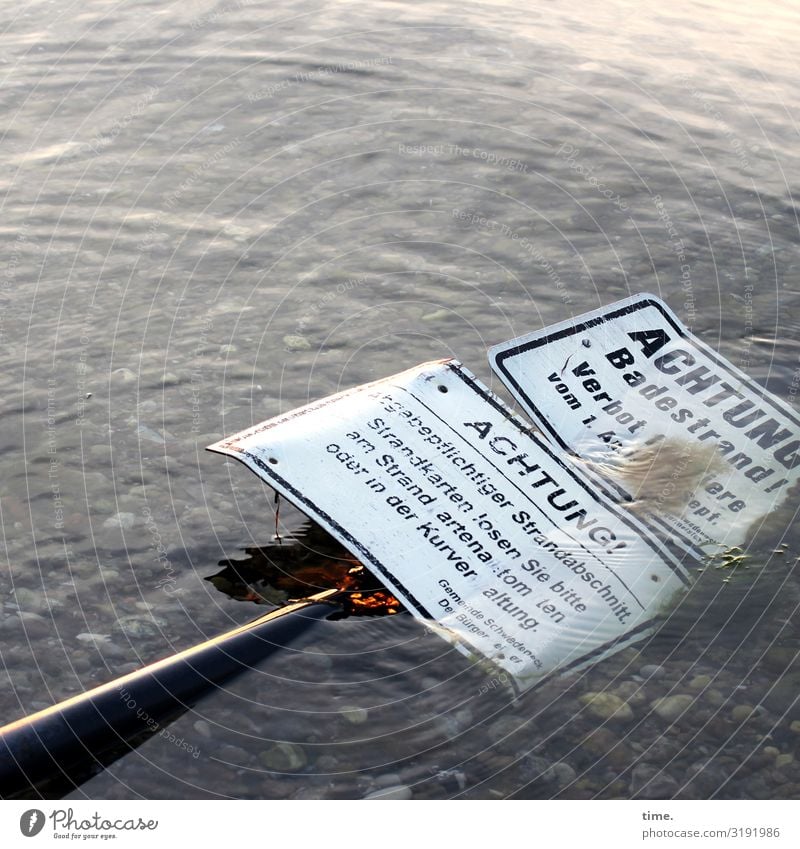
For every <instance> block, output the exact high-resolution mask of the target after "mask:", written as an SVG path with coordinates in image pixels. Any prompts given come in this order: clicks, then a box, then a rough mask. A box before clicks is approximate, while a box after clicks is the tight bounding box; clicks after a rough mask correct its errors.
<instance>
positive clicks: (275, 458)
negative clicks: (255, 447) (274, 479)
mask: <svg viewBox="0 0 800 849" xmlns="http://www.w3.org/2000/svg"><path fill="white" fill-rule="evenodd" d="M267 462H268V463H271V464H272V465H273V466H277V465H278V458H277V457H270V458H269V459H268V460H267Z"/></svg>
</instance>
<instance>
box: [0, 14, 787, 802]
mask: <svg viewBox="0 0 800 849" xmlns="http://www.w3.org/2000/svg"><path fill="white" fill-rule="evenodd" d="M7 17H9V21H8V22H7V28H6V35H5V39H4V55H3V59H4V60H5V61H4V62H3V64H2V65H0V68H2V71H1V72H0V73H2V76H3V86H2V88H1V89H0V91H1V92H2V94H0V97H2V100H3V106H4V114H5V115H7V116H8V117H7V121H6V126H5V130H4V136H3V148H2V155H3V157H4V160H5V161H6V163H7V165H8V167H7V168H6V170H5V171H4V174H3V177H2V202H3V213H4V214H3V218H2V223H0V228H2V233H3V236H4V245H5V248H4V252H3V267H2V270H1V271H0V365H2V368H0V387H1V388H2V394H1V395H0V397H1V398H2V402H0V404H1V406H0V415H1V416H2V427H0V447H2V449H3V450H2V452H0V465H1V466H2V468H0V510H2V513H1V514H0V526H1V527H2V531H3V540H2V543H3V556H4V558H5V559H6V560H7V565H6V566H4V567H3V571H2V588H3V594H2V600H1V601H0V631H2V659H3V664H4V665H3V667H2V669H0V681H2V686H0V703H1V704H2V708H3V713H4V715H5V716H8V717H13V716H16V715H18V714H20V713H23V712H26V711H31V710H35V709H37V708H39V707H43V706H45V705H47V704H49V703H51V702H52V701H54V700H57V699H60V698H63V697H65V696H67V695H70V694H71V693H74V692H76V691H79V690H81V689H83V688H85V687H89V686H92V685H94V684H97V683H100V682H101V681H104V680H107V679H110V678H112V677H114V676H116V675H118V674H120V673H122V672H125V671H128V670H130V669H133V668H136V667H138V666H140V665H142V664H143V663H146V662H149V661H151V660H155V659H157V658H159V657H163V656H165V655H167V654H170V653H172V652H174V651H176V650H178V649H181V648H185V647H187V646H189V645H192V644H194V643H197V642H199V641H201V640H202V639H204V638H206V637H209V636H212V635H214V634H217V633H220V632H221V631H224V630H226V629H227V628H229V627H231V626H232V625H235V624H239V623H241V622H243V621H246V620H247V619H250V618H252V616H253V608H252V606H251V605H249V604H242V603H240V602H238V601H236V600H235V599H232V598H228V597H227V596H225V595H224V594H223V593H220V592H218V591H217V590H216V589H215V588H214V586H213V585H212V583H211V582H209V581H207V580H205V577H206V576H207V575H209V574H210V572H211V571H212V569H213V564H215V563H217V562H219V561H220V560H222V559H226V558H232V555H233V553H234V552H237V551H239V550H240V549H242V548H244V549H249V548H257V547H259V546H260V545H262V544H263V540H264V539H265V534H266V535H269V534H270V533H271V532H272V530H271V528H272V521H273V508H272V496H271V494H270V492H269V491H268V490H267V489H266V488H264V487H262V485H261V484H260V483H259V482H258V481H257V480H255V479H254V478H253V477H252V476H251V475H250V474H248V473H247V472H246V471H245V470H243V469H242V468H241V467H240V466H239V465H238V464H235V463H233V462H230V463H225V462H221V461H220V458H219V457H215V456H210V455H206V454H205V453H204V452H203V448H204V446H206V445H208V444H210V443H212V442H214V441H216V440H217V439H219V438H221V437H222V436H223V435H225V434H230V433H235V432H238V431H240V430H242V429H243V428H245V427H247V426H249V425H250V424H252V423H255V422H257V421H261V420H263V419H266V418H269V417H271V416H273V415H276V414H278V413H280V412H282V411H286V410H289V409H291V408H293V407H296V406H298V405H300V404H302V403H305V402H306V401H308V400H312V399H316V398H320V397H323V396H324V395H326V394H330V393H331V392H333V391H335V390H337V389H339V388H343V387H345V386H351V385H356V384H359V383H363V382H366V381H368V380H370V379H374V378H378V377H383V376H385V375H388V374H392V373H395V372H397V371H398V370H399V369H400V368H402V367H406V366H411V365H414V364H416V363H419V362H424V361H428V360H432V359H436V358H439V357H445V356H450V355H455V356H457V357H458V358H459V359H461V360H463V361H464V362H465V363H466V364H467V365H468V366H469V367H470V368H471V369H473V370H475V371H476V372H477V373H478V376H479V377H480V378H481V379H482V380H484V381H485V382H486V383H491V382H492V381H491V377H490V371H489V368H488V366H487V365H486V361H485V352H486V349H487V347H488V346H489V345H491V344H495V343H497V342H500V341H502V340H505V339H510V338H513V337H516V336H519V335H521V334H522V333H525V332H528V331H530V330H533V329H537V328H539V327H541V326H543V325H545V324H548V323H552V322H555V321H560V320H563V319H564V318H567V317H569V316H570V315H578V314H580V313H583V312H585V311H587V310H589V309H592V308H594V307H596V306H599V305H600V304H605V303H609V302H611V301H613V300H616V299H618V298H621V297H623V296H626V295H628V294H629V293H632V292H637V291H653V292H654V293H656V294H658V295H659V296H661V297H663V298H664V300H666V301H667V303H669V305H670V306H671V307H672V308H673V309H674V310H675V312H676V313H677V314H678V315H679V317H680V318H681V320H682V321H684V322H685V323H686V324H687V325H689V326H690V328H691V329H692V331H693V332H695V333H696V334H698V335H699V336H700V337H701V338H702V339H703V341H704V342H706V343H707V344H708V345H710V346H711V347H713V348H715V349H717V350H719V351H720V352H721V353H722V354H723V355H724V356H726V357H727V358H728V359H730V360H731V361H732V362H733V363H734V364H735V365H737V366H739V367H740V368H742V369H743V370H744V371H746V372H747V373H748V374H749V375H750V376H751V377H752V378H753V379H755V380H756V381H758V382H759V383H761V384H762V385H764V386H767V387H768V388H769V389H770V391H772V392H774V393H775V394H776V395H777V396H779V397H781V398H783V399H784V400H785V401H787V403H790V404H792V405H794V404H795V400H796V397H797V389H798V385H800V377H798V375H799V374H800V370H799V369H800V360H799V359H798V356H799V353H800V347H799V346H798V345H799V343H798V330H799V328H798V326H797V319H796V315H797V314H798V296H800V288H798V286H797V283H796V278H797V273H798V270H799V269H800V263H798V258H797V248H796V245H797V240H798V217H797V205H796V201H795V199H794V196H795V194H796V187H795V186H794V183H793V181H794V179H795V178H794V176H793V175H795V174H797V173H798V172H799V171H800V162H798V156H800V154H799V153H798V151H800V146H798V145H797V139H796V127H795V124H794V123H793V118H792V116H793V115H794V113H795V112H796V110H797V107H798V93H797V86H796V79H797V67H796V65H797V62H796V56H797V50H796V42H797V35H798V32H800V27H798V13H797V10H795V9H793V8H792V7H788V6H783V5H780V4H777V3H774V4H773V3H769V2H768V3H764V4H758V5H757V6H754V7H753V8H752V9H750V8H740V7H731V6H730V4H728V5H724V4H719V3H716V2H714V3H711V4H710V5H709V4H706V6H705V7H703V8H702V9H701V8H699V7H698V6H696V5H695V4H691V3H688V2H678V3H676V4H673V5H672V6H670V10H669V14H666V13H664V11H663V8H662V7H661V6H660V5H658V4H656V3H654V2H644V3H634V2H627V0H613V1H612V2H611V3H606V4H603V6H602V8H599V7H594V6H589V5H588V4H586V5H581V4H577V5H576V4H575V3H566V2H555V3H541V4H539V3H534V4H532V5H531V4H525V6H524V7H520V6H519V4H517V5H515V4H511V3H508V2H506V0H493V2H476V3H473V4H468V5H467V6H464V5H461V6H454V5H452V4H449V3H447V2H438V3H429V4H424V5H419V4H417V5H412V6H408V7H402V6H397V5H396V4H390V3H383V2H377V3H371V4H365V3H360V2H354V3H348V4H324V3H319V2H300V3H299V4H298V3H292V4H288V3H284V2H280V0H279V2H277V3H274V2H273V3H262V2H253V3H247V4H244V3H223V2H219V3H217V2H215V0H201V2H198V3H194V4H191V5H190V6H187V5H183V6H182V5H180V4H178V5H175V4H173V5H171V6H168V7H165V6H164V4H163V3H161V2H155V0H152V2H146V3H139V4H134V5H129V6H126V5H122V6H120V5H119V4H115V3H112V2H110V0H87V2H85V3H83V4H82V6H81V11H80V14H75V10H74V7H73V6H72V5H71V4H68V3H65V2H56V3H48V4H43V3H32V4H26V5H25V7H24V9H22V7H21V8H20V11H18V12H17V11H15V12H11V13H9V15H8V16H7ZM795 509H796V508H795V507H794V506H791V509H789V510H788V512H782V513H778V514H773V515H771V516H769V517H767V519H766V520H765V521H764V522H763V523H761V525H760V527H758V528H755V529H751V531H752V534H753V539H752V541H751V543H750V544H749V545H748V550H747V553H748V555H749V558H750V559H749V561H748V564H749V565H748V568H747V569H737V570H736V574H733V575H730V570H726V569H716V568H715V564H711V566H710V567H709V568H707V569H706V570H705V571H704V572H702V573H700V574H699V575H698V581H697V584H696V585H695V588H694V589H693V590H692V591H691V592H690V593H689V595H688V596H687V597H686V599H684V601H683V602H682V603H681V605H680V606H679V607H678V609H677V610H676V611H675V613H674V614H673V616H671V617H670V619H669V621H668V622H666V623H665V626H664V628H663V629H662V632H661V633H660V634H659V635H657V636H656V637H655V638H654V639H653V640H652V641H651V642H650V643H649V644H646V645H644V646H642V647H640V650H639V651H638V652H636V651H633V650H629V651H627V652H625V653H624V654H621V655H619V656H617V657H615V658H612V659H610V660H608V661H606V662H604V663H603V664H601V665H599V666H597V667H595V668H593V669H591V670H589V671H588V672H586V673H584V674H583V675H581V676H578V677H575V678H572V679H563V680H559V681H557V682H551V683H549V684H548V685H547V686H546V687H545V688H543V689H542V690H539V691H535V692H534V693H530V694H528V695H526V696H524V697H522V698H521V699H516V700H515V699H513V698H512V694H511V693H510V692H509V691H508V688H507V686H506V684H505V683H504V682H503V681H500V680H495V679H493V678H491V677H488V678H487V676H486V673H485V672H484V671H483V670H482V669H480V668H478V667H475V666H474V665H472V664H470V663H469V662H468V661H467V660H465V659H464V658H463V657H462V656H461V655H460V654H458V653H457V652H455V650H453V649H451V648H450V647H449V646H448V645H447V644H446V643H444V642H443V641H441V640H440V639H439V638H438V637H435V636H433V635H429V634H428V633H427V632H426V631H424V630H423V629H422V627H421V626H420V625H419V624H418V623H416V622H415V621H414V620H413V619H412V618H411V617H407V616H391V617H382V618H380V619H371V618H354V619H351V620H345V621H343V622H335V623H320V625H319V626H318V627H316V628H314V629H312V630H311V631H310V632H309V634H308V636H307V642H306V644H305V646H304V647H303V648H298V649H297V650H295V651H293V652H291V653H287V654H286V656H285V657H284V658H283V659H282V660H281V662H280V664H279V665H277V666H273V665H270V666H269V667H268V668H267V667H265V668H264V669H262V670H260V671H259V672H258V673H254V674H253V675H252V676H245V677H243V678H242V679H240V680H239V681H237V682H236V684H235V686H232V687H231V688H229V689H227V690H225V691H224V692H220V693H219V694H217V695H216V696H215V697H214V698H211V699H209V700H207V701H206V702H205V703H204V704H203V705H201V706H200V707H198V708H197V709H195V711H194V712H193V713H191V714H187V715H185V716H184V717H183V718H182V719H181V720H179V721H178V722H177V723H175V730H176V732H179V733H178V735H177V738H176V739H178V738H180V737H181V736H182V738H183V740H184V741H185V742H186V741H188V744H191V745H193V746H195V748H197V747H199V750H200V751H201V755H200V756H199V757H197V758H193V757H188V756H187V754H186V750H185V749H181V748H180V746H176V745H174V744H171V743H170V742H169V740H165V739H163V738H154V739H153V740H151V741H149V742H148V743H146V744H145V745H144V746H143V747H142V748H141V749H140V750H138V751H137V753H135V754H134V755H132V756H131V757H130V758H129V759H126V760H124V761H122V762H120V763H119V764H117V765H116V766H115V767H114V769H113V770H111V771H109V772H108V773H106V774H104V775H101V776H98V777H97V778H95V779H93V781H92V782H90V783H89V784H87V785H85V787H84V788H83V789H82V790H80V791H77V792H76V797H79V796H81V795H89V796H95V797H98V798H99V797H115V796H116V797H135V796H136V795H148V796H164V797H174V796H206V795H211V796H213V795H229V796H234V797H240V796H241V797H264V798H277V797H281V798H283V797H287V796H292V797H302V796H311V797H338V796H358V797H360V796H364V795H369V794H370V793H375V792H381V791H382V790H383V791H385V790H387V788H389V789H391V792H392V793H394V794H397V795H400V796H403V795H411V796H413V797H438V798H441V797H451V796H457V795H465V796H469V797H474V798H496V797H505V796H509V795H519V796H529V797H537V798H538V797H549V796H555V795H559V794H560V795H561V796H563V797H566V798H585V797H592V796H601V797H624V798H628V797H630V796H641V797H644V798H663V797H671V796H685V797H693V798H707V797H712V796H716V797H729V798H750V797H757V798H771V797H781V796H788V797H796V796H797V795H798V789H799V788H800V766H799V765H798V764H800V759H798V760H795V759H794V755H795V754H796V753H797V746H798V742H800V733H798V726H797V723H798V721H800V714H798V704H797V694H798V692H800V662H799V661H798V657H797V651H798V646H800V638H798V632H797V625H796V622H797V619H796V609H797V605H798V603H800V582H799V581H798V576H797V569H796V566H797V561H796V558H797V556H798V555H800V550H798V549H800V544H798V540H797V539H796V536H795V531H794V523H793V518H794V515H793V511H794V510H795ZM790 514H791V515H790ZM283 518H284V524H285V526H286V527H287V528H288V529H291V528H296V527H298V526H299V524H300V522H301V517H300V516H299V514H297V513H296V512H293V511H291V510H287V511H286V513H285V515H284V517H283ZM783 545H785V546H787V547H786V548H783V547H782V546H783ZM775 551H777V552H778V553H773V552H775ZM729 575H730V578H731V580H729V581H727V582H726V578H727V577H729ZM597 694H604V695H603V696H602V697H598V696H597ZM188 744H187V745H188Z"/></svg>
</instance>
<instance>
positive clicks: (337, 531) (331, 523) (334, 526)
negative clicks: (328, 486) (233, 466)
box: [228, 445, 434, 620]
mask: <svg viewBox="0 0 800 849" xmlns="http://www.w3.org/2000/svg"><path fill="white" fill-rule="evenodd" d="M228 450H230V451H235V452H236V454H235V455H230V456H233V458H234V459H235V460H238V461H239V462H240V463H243V464H244V465H245V466H249V465H251V464H252V465H254V466H258V468H259V469H261V470H262V471H263V472H265V473H266V474H267V475H268V476H269V479H270V481H271V483H270V481H266V482H267V483H270V486H272V487H273V489H276V490H277V491H278V492H280V493H282V494H283V495H284V496H286V498H288V499H289V501H291V502H292V503H293V504H294V505H295V506H296V507H298V508H299V509H300V510H301V511H302V512H304V513H305V512H307V511H309V512H308V515H309V516H311V517H313V518H314V519H315V520H317V521H320V522H321V523H323V526H324V527H325V528H326V530H328V531H330V532H331V533H332V534H333V535H334V536H335V537H337V539H338V540H339V542H341V543H342V544H343V545H344V546H346V547H348V548H350V550H351V551H352V553H353V554H356V553H357V556H358V557H360V558H363V559H364V560H368V561H369V563H370V564H371V566H374V567H375V569H376V570H377V571H378V572H379V573H380V574H381V576H382V577H383V578H384V579H386V582H387V583H388V584H390V585H391V584H394V586H396V587H397V588H398V589H399V590H401V591H402V592H403V593H404V594H405V597H406V598H407V599H408V600H409V601H410V602H411V604H412V605H413V606H414V607H415V608H416V609H417V610H418V611H419V613H420V615H421V616H422V617H423V618H425V619H432V620H433V619H434V617H433V616H432V615H431V613H430V611H428V610H427V609H426V608H425V606H424V605H423V604H422V603H421V602H420V601H419V600H418V599H417V598H416V597H415V596H414V594H413V593H411V592H410V591H409V590H408V589H407V588H406V587H405V586H403V584H402V583H401V582H400V581H398V580H397V578H396V577H395V576H394V575H393V574H392V573H391V572H390V571H389V570H388V569H387V568H386V567H385V566H384V565H383V563H381V561H380V560H378V558H377V557H375V555H373V554H372V552H371V551H370V550H369V549H368V548H367V547H366V546H365V545H364V544H363V543H361V542H359V540H357V539H356V538H355V537H354V536H353V535H352V534H351V533H350V531H348V530H347V529H346V528H344V527H342V525H340V524H339V523H338V522H337V521H336V520H335V519H334V518H333V517H332V516H329V515H328V514H327V513H326V512H325V511H324V510H322V509H321V508H320V507H318V506H317V505H316V504H315V503H314V502H313V501H312V500H311V499H310V498H306V496H305V495H303V493H302V492H300V490H299V489H295V487H293V486H292V485H291V484H290V483H289V482H288V481H287V480H284V478H282V477H281V476H280V475H278V474H276V473H275V472H274V471H273V470H272V469H271V468H270V466H269V464H268V463H265V462H264V461H263V460H262V459H261V458H260V457H257V456H256V455H255V454H251V453H250V452H249V451H246V450H245V449H244V448H239V446H237V445H229V446H228ZM245 458H246V459H245ZM303 508H305V509H303Z"/></svg>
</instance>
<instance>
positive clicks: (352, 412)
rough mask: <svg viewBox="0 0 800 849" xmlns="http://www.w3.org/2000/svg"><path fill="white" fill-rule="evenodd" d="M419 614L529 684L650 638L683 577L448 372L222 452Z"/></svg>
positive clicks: (286, 421) (268, 428) (357, 394)
mask: <svg viewBox="0 0 800 849" xmlns="http://www.w3.org/2000/svg"><path fill="white" fill-rule="evenodd" d="M210 450H212V451H217V452H219V453H222V454H228V455H230V456H232V457H235V458H236V459H238V460H240V461H242V462H243V463H244V464H246V465H247V466H248V467H249V468H251V469H252V470H253V471H254V472H255V473H256V474H257V475H259V476H260V477H261V478H263V479H264V480H265V481H266V482H267V483H269V485H270V486H271V487H273V488H274V489H275V490H277V491H278V492H280V493H281V494H282V495H284V496H285V497H286V498H288V499H289V500H291V501H292V502H294V503H295V504H296V505H297V506H298V507H299V508H300V509H301V510H302V511H303V512H304V513H306V514H307V515H309V516H311V517H313V518H314V519H315V520H316V521H317V522H318V523H319V524H321V525H322V526H323V527H325V528H326V529H327V530H328V531H329V532H330V533H331V534H333V535H334V536H335V537H336V538H337V539H338V540H339V541H340V542H342V543H343V544H344V545H345V546H347V547H348V548H349V549H350V550H351V551H352V552H353V553H354V554H355V555H356V556H357V557H358V558H359V559H360V560H361V561H362V562H363V563H364V564H365V565H366V566H367V567H368V568H370V569H372V570H373V571H374V572H375V573H376V574H377V575H379V576H380V577H381V579H382V580H383V581H385V583H386V585H387V586H388V587H389V588H390V589H391V590H392V592H393V593H394V594H395V595H396V596H397V597H398V598H400V599H402V601H403V602H404V604H405V605H406V606H407V607H408V609H409V610H410V611H411V612H412V613H413V614H414V615H416V616H417V617H418V618H421V619H423V620H425V621H427V622H428V623H429V624H431V625H433V626H434V627H436V628H437V629H439V630H440V631H441V633H442V634H443V636H445V637H447V638H449V639H451V640H453V641H454V642H456V644H457V645H459V646H460V647H461V648H462V649H463V650H465V651H466V652H468V653H477V654H479V655H481V656H483V657H485V658H488V659H489V660H490V661H492V662H493V663H495V664H497V665H498V666H499V667H502V669H504V670H506V671H507V672H509V673H511V674H512V675H513V676H514V677H515V679H516V680H517V681H518V682H519V683H520V685H521V686H523V687H525V686H530V685H532V684H534V683H536V682H537V681H539V680H541V679H542V678H543V677H545V676H547V675H548V674H550V673H551V672H553V671H555V670H565V669H569V668H576V667H578V666H581V665H584V664H586V663H589V662H595V661H597V660H599V659H601V658H603V657H605V656H606V655H608V654H611V653H613V652H614V651H617V650H618V649H620V648H622V647H624V646H625V645H627V644H629V643H630V642H632V641H633V640H635V639H638V638H640V637H641V636H642V635H643V634H644V633H646V632H647V631H648V630H650V629H651V628H652V625H653V620H654V619H655V618H656V617H657V616H658V615H659V613H660V612H662V611H663V610H665V609H668V608H669V607H670V606H671V604H672V602H673V601H674V597H675V595H676V593H680V592H681V591H682V590H684V589H685V588H686V587H687V586H688V584H689V579H688V576H687V574H686V572H685V570H684V569H683V567H682V566H681V565H680V563H679V562H678V561H677V560H676V559H674V558H673V557H672V556H671V555H670V554H669V553H668V552H667V551H666V550H665V549H664V548H663V546H661V545H660V543H659V542H658V540H657V539H656V538H655V537H654V536H653V535H652V533H651V532H650V531H649V530H647V529H646V528H645V526H644V525H642V524H641V523H640V522H639V521H638V520H637V519H636V517H634V516H632V515H630V514H629V513H628V512H626V511H624V510H621V509H620V508H618V507H617V506H615V505H614V503H613V502H612V501H611V500H610V499H608V498H606V497H605V496H604V495H603V494H602V493H600V492H598V491H597V489H596V488H595V487H593V486H592V484H591V483H590V481H589V479H588V478H587V477H585V476H584V475H583V473H582V472H581V471H580V470H579V469H575V468H572V467H571V466H570V465H569V464H568V463H566V462H565V461H564V460H563V459H561V458H559V457H558V456H557V454H556V453H555V452H554V451H553V449H552V448H551V447H549V446H548V445H547V444H546V442H544V441H543V440H541V439H540V438H539V437H538V436H537V435H535V434H533V433H531V431H530V428H529V427H528V426H527V425H526V424H525V423H523V422H521V421H520V420H519V419H517V418H516V417H515V416H514V415H513V414H512V413H511V412H510V411H509V410H508V409H507V408H506V407H505V406H504V405H503V404H502V402H500V401H499V400H498V399H497V398H496V397H495V396H493V395H492V394H491V393H490V392H489V391H488V390H487V389H486V388H485V387H484V386H482V385H481V384H480V383H479V382H478V381H477V380H476V379H475V378H474V376H473V375H472V374H471V373H470V372H469V371H467V370H466V369H465V368H464V367H463V366H461V365H460V364H459V363H457V362H455V361H441V362H434V363H427V364H424V365H421V366H417V367H416V368H413V369H410V370H408V371H405V372H402V373H401V374H398V375H395V376H393V377H389V378H386V379H385V380H381V381H378V382H376V383H371V384H368V385H365V386H359V387H356V388H355V389H352V390H349V391H346V392H342V393H340V394H338V395H334V396H331V397H329V398H325V399H324V400H322V401H319V402H317V403H314V404H310V405H308V406H306V407H303V408H301V409H299V410H295V411H293V412H291V413H288V414H287V415H284V416H281V417H278V418H275V419H271V420H270V421H267V422H263V423H262V424H259V425H256V426H255V427H253V428H250V429H249V430H247V431H244V432H242V433H239V434H236V435H235V436H233V437H230V438H228V439H224V440H222V441H221V442H218V443H216V444H215V445H212V446H210Z"/></svg>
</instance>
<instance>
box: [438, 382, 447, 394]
mask: <svg viewBox="0 0 800 849" xmlns="http://www.w3.org/2000/svg"><path fill="white" fill-rule="evenodd" d="M439 391H440V392H447V387H446V386H445V385H444V384H442V383H440V384H439Z"/></svg>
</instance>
